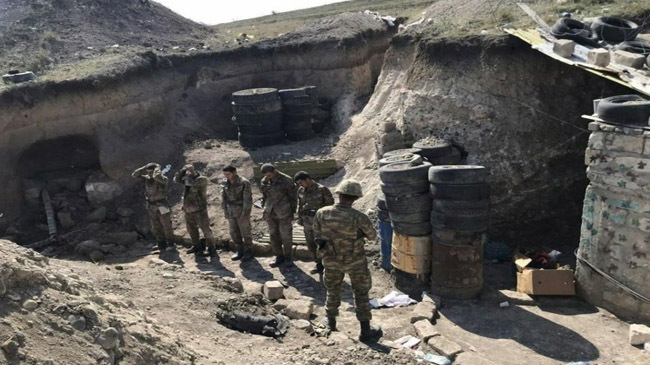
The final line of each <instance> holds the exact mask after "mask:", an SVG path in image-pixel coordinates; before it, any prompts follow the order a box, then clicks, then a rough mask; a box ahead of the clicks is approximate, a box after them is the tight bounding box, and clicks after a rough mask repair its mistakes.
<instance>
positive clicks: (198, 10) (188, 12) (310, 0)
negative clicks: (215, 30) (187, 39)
mask: <svg viewBox="0 0 650 365" xmlns="http://www.w3.org/2000/svg"><path fill="white" fill-rule="evenodd" d="M155 1H156V2H159V3H161V4H163V5H165V6H166V7H168V8H169V9H171V10H173V11H175V12H176V13H178V14H180V15H182V16H184V17H186V18H189V19H192V20H194V21H195V22H199V23H204V24H209V25H213V24H219V23H227V22H231V21H234V20H241V19H248V18H256V17H258V16H264V15H271V12H272V11H275V12H277V13H280V12H285V11H289V10H296V9H305V8H311V7H314V6H319V5H325V4H331V3H338V2H342V1H346V0H155Z"/></svg>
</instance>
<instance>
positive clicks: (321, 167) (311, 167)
mask: <svg viewBox="0 0 650 365" xmlns="http://www.w3.org/2000/svg"><path fill="white" fill-rule="evenodd" d="M273 165H274V166H275V168H276V169H278V170H279V171H282V172H283V173H285V174H287V175H289V176H291V177H293V176H294V175H295V174H296V173H297V172H298V171H306V172H307V173H309V175H310V176H311V177H312V178H314V179H323V178H326V177H329V176H332V175H334V174H335V173H336V172H337V171H338V170H339V169H340V168H341V167H342V165H341V164H340V163H339V162H338V161H336V160H308V161H291V162H277V163H274V164H273ZM261 167H262V164H258V165H256V166H255V167H254V168H253V172H254V178H255V179H256V180H259V179H261V178H262V172H261V171H260V168H261Z"/></svg>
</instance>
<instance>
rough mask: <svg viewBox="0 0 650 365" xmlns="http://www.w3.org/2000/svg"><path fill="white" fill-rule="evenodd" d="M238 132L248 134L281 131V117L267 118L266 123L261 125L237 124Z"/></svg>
mask: <svg viewBox="0 0 650 365" xmlns="http://www.w3.org/2000/svg"><path fill="white" fill-rule="evenodd" d="M237 127H238V128H239V133H242V134H248V135H266V134H273V133H280V132H282V118H280V119H275V120H273V119H269V120H267V121H266V123H264V124H261V125H248V124H244V125H238V126H237Z"/></svg>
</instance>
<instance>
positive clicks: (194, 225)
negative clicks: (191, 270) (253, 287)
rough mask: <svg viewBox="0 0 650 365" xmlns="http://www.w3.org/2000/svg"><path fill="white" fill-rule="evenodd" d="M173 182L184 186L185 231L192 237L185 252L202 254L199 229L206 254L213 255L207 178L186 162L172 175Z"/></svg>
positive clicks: (214, 250)
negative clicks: (203, 240)
mask: <svg viewBox="0 0 650 365" xmlns="http://www.w3.org/2000/svg"><path fill="white" fill-rule="evenodd" d="M174 182H175V183H177V184H182V185H183V186H184V188H185V189H184V191H183V212H184V213H185V225H186V227H187V232H188V233H189V234H190V238H191V239H192V248H190V249H189V250H188V251H187V253H194V254H196V255H204V251H205V244H204V243H203V242H201V239H200V237H199V229H201V231H202V232H203V236H204V237H205V242H206V243H207V245H208V255H210V256H213V255H215V254H216V252H217V248H216V246H215V242H214V235H213V234H212V229H210V217H209V216H208V193H207V189H208V178H207V177H205V176H204V175H202V174H201V173H200V172H198V171H197V170H196V169H195V168H194V165H191V164H188V165H185V166H184V167H183V169H182V170H181V171H179V172H177V173H176V175H174Z"/></svg>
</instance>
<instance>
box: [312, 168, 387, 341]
mask: <svg viewBox="0 0 650 365" xmlns="http://www.w3.org/2000/svg"><path fill="white" fill-rule="evenodd" d="M335 192H336V194H338V197H339V202H338V204H336V205H334V206H327V207H324V208H321V209H319V210H318V212H316V217H315V218H314V241H315V242H316V244H317V245H318V254H319V256H320V257H322V260H323V266H325V275H324V277H323V281H324V283H325V288H326V289H327V303H326V314H327V321H326V325H327V326H328V327H329V329H330V330H331V331H336V316H337V315H338V314H339V305H340V304H341V284H342V283H343V277H344V276H345V273H347V274H348V275H349V276H350V282H351V284H352V290H353V292H354V306H355V308H356V312H357V319H358V320H359V322H360V323H361V334H360V335H359V340H360V341H367V340H371V339H375V338H378V337H381V336H382V331H381V329H380V328H375V327H371V326H370V320H371V319H372V314H371V313H370V298H369V297H368V292H369V291H370V287H371V286H372V281H371V276H370V270H369V269H368V261H367V260H366V254H365V251H364V248H363V245H364V238H367V239H368V240H376V239H377V232H376V231H375V228H374V227H373V225H372V222H371V221H370V218H368V216H367V215H365V214H363V213H361V212H360V211H358V210H356V209H353V208H352V203H354V201H355V200H357V199H358V198H360V197H361V196H363V194H362V191H361V185H359V183H358V182H356V181H354V180H343V181H342V182H341V184H339V186H338V187H337V188H336V191H335Z"/></svg>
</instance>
